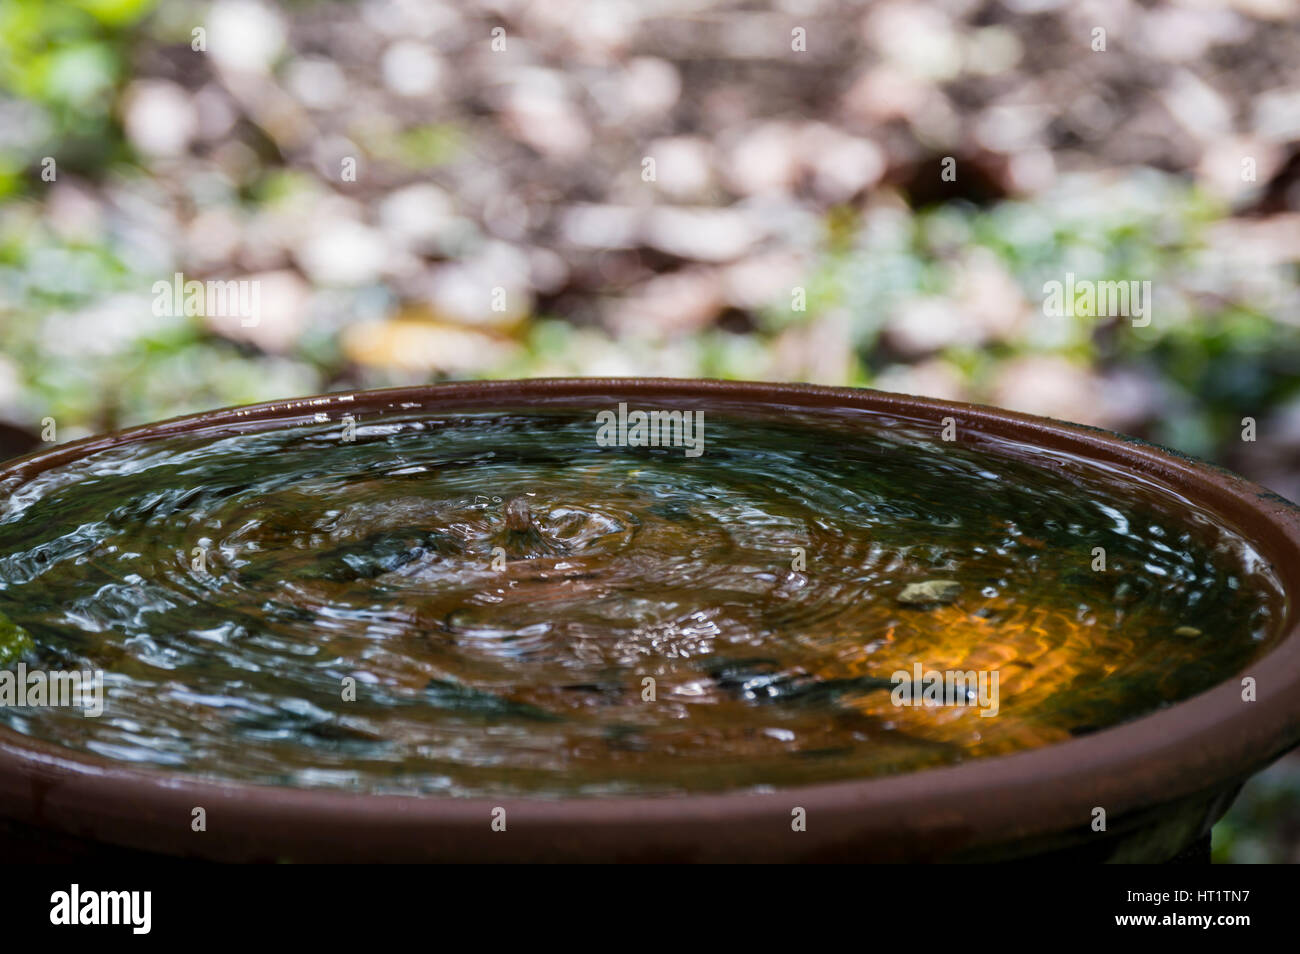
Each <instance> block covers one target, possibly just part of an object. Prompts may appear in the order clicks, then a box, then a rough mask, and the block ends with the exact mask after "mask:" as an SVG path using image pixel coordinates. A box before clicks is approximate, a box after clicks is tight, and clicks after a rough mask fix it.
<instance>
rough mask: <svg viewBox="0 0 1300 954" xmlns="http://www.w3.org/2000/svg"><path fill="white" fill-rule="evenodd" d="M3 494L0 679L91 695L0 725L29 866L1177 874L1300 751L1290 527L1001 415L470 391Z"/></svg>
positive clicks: (259, 419) (822, 393)
mask: <svg viewBox="0 0 1300 954" xmlns="http://www.w3.org/2000/svg"><path fill="white" fill-rule="evenodd" d="M638 412H644V413H645V415H646V417H645V418H638V416H637V413H638ZM654 412H659V414H660V415H661V416H652V414H653V413H654ZM670 415H675V416H670ZM638 427H639V428H640V430H638ZM652 436H656V437H657V436H662V438H663V439H662V440H661V441H653V440H652V439H651V438H652ZM0 488H2V489H3V490H4V498H5V503H4V506H3V508H2V509H0V587H2V588H0V614H3V615H0V623H2V624H3V626H0V630H2V632H0V654H3V655H0V662H3V663H4V667H0V668H5V669H7V671H8V672H10V673H13V672H16V671H17V667H18V666H20V665H21V666H22V667H24V669H23V671H25V672H28V673H31V672H36V673H38V675H37V676H35V677H31V678H35V679H36V681H37V682H39V681H40V679H41V678H46V679H49V680H52V679H53V678H54V677H53V676H44V677H43V676H42V675H40V674H42V673H44V674H48V673H53V672H63V673H67V672H73V671H84V672H86V673H87V676H88V678H87V682H88V684H89V682H90V674H91V673H94V672H102V673H103V676H102V679H103V692H104V695H103V696H102V697H101V698H102V712H99V713H97V714H95V715H90V714H89V711H90V709H89V704H88V703H86V701H85V699H86V698H89V696H86V697H85V698H83V699H82V701H81V705H80V707H78V706H76V705H64V706H55V705H42V704H40V703H41V700H39V698H38V700H37V704H32V699H31V698H24V699H21V700H15V699H12V698H11V699H10V700H9V701H8V704H7V705H4V703H5V697H4V695H3V693H4V688H5V687H4V685H3V684H0V819H2V821H0V837H3V838H4V839H5V842H6V846H7V850H8V851H9V852H10V856H14V855H25V856H31V857H59V856H64V857H67V856H72V857H75V856H78V855H84V854H86V853H88V852H89V853H92V854H102V853H104V852H146V853H154V854H166V855H177V856H184V857H196V858H207V859H214V860H229V861H249V860H260V861H283V860H289V861H311V860H483V861H494V860H539V861H554V860H670V861H717V860H805V861H816V860H987V859H1012V858H1023V857H1047V856H1051V857H1058V858H1077V859H1080V860H1145V861H1165V860H1170V859H1172V858H1175V857H1177V856H1180V855H1182V854H1184V853H1185V852H1186V850H1187V849H1188V848H1189V847H1191V846H1193V845H1196V844H1198V843H1200V842H1202V841H1203V839H1204V836H1205V835H1206V834H1207V832H1208V831H1209V827H1210V826H1211V825H1212V824H1213V823H1214V822H1215V821H1216V820H1217V819H1218V818H1219V817H1220V816H1221V815H1222V814H1223V812H1224V811H1225V810H1226V809H1227V807H1228V805H1229V804H1230V802H1231V799H1232V797H1233V795H1234V794H1235V792H1236V791H1237V790H1238V788H1239V787H1240V785H1241V784H1242V782H1243V781H1244V780H1245V779H1246V778H1247V777H1249V775H1250V774H1251V773H1253V772H1255V771H1257V770H1258V769H1260V768H1261V767H1263V766H1264V765H1266V764H1268V763H1269V762H1270V761H1272V760H1273V759H1275V758H1277V757H1278V756H1279V755H1281V754H1282V753H1283V752H1285V751H1287V750H1288V749H1289V748H1291V747H1293V746H1294V745H1295V744H1296V743H1297V742H1298V741H1300V637H1297V635H1296V631H1295V628H1296V627H1295V619H1294V610H1293V608H1292V607H1293V599H1292V594H1293V593H1294V592H1295V590H1296V587H1297V586H1300V580H1298V578H1297V574H1298V573H1300V571H1298V570H1297V569H1296V568H1297V566H1300V562H1298V561H1297V559H1296V557H1297V548H1298V547H1300V515H1298V513H1297V510H1296V508H1295V507H1294V506H1293V505H1292V504H1290V503H1288V502H1287V501H1285V500H1282V499H1280V498H1278V497H1277V496H1275V495H1273V494H1270V493H1268V492H1267V491H1265V490H1263V489H1262V488H1259V487H1257V486H1254V485H1252V484H1250V483H1248V482H1246V481H1244V480H1242V479H1240V478H1238V477H1236V476H1234V475H1232V474H1229V473H1227V472H1225V471H1222V470H1219V469H1216V468H1214V467H1211V466H1209V465H1207V464H1204V463H1200V462H1197V461H1193V460H1189V459H1186V458H1183V457H1180V456H1177V455H1175V454H1172V453H1170V452H1168V451H1165V450H1162V449H1159V448H1156V447H1152V446H1150V445H1148V444H1144V443H1141V442H1138V441H1135V440H1132V439H1128V438H1124V437H1121V436H1119V435H1115V434H1110V433H1107V432H1103V431H1099V430H1096V429H1092V428H1085V427H1080V426H1077V425H1071V424H1064V423H1059V422H1055V421H1049V420H1045V419H1041V418H1033V417H1028V416H1025V415H1020V414H1014V413H1011V412H1007V411H1001V410H996V409H991V408H982V407H975V406H970V405H961V404H951V403H946V402H940V401H931V400H925V399H920V398H911V397H904V396H899V395H892V394H884V393H879V392H873V391H864V390H843V389H831V388H818V387H810V386H800V385H768V384H740V383H721V382H695V381H670V380H538V381H525V382H484V383H472V384H454V385H444V386H436V387H426V388H405V389H396V390H387V391H377V392H361V393H350V394H349V393H340V394H333V395H325V396H321V397H314V398H305V399H302V400H295V401H285V402H275V403H271V404H265V405H258V406H255V407H247V408H236V409H231V410H223V411H216V412H212V413H208V414H202V415H196V416H193V417H186V418H179V419H175V420H172V421H166V422H162V423H159V424H154V425H149V426H147V427H141V428H135V429H133V430H129V431H124V432H121V433H117V434H111V435H106V436H102V437H95V438H90V439H87V440H84V441H79V442H77V443H74V444H69V445H63V446H59V447H55V448H51V449H49V450H47V451H43V452H40V453H36V454H33V455H31V456H28V457H25V458H21V459H18V460H14V461H10V462H8V463H7V464H5V465H4V466H3V467H0ZM934 672H938V674H939V676H940V681H939V686H938V695H936V696H935V698H934V699H933V702H935V703H936V704H935V705H926V704H925V701H924V699H923V698H922V697H923V694H924V693H923V689H922V685H923V683H924V680H925V679H926V678H928V675H929V674H930V673H934ZM953 672H956V673H958V674H959V675H960V674H965V673H969V674H970V675H971V676H972V677H976V678H977V680H978V679H979V678H983V677H990V676H992V675H994V674H996V675H997V676H998V677H1000V684H999V682H998V681H993V682H992V685H991V687H990V686H989V685H987V684H986V683H983V682H978V681H977V682H976V683H973V684H971V685H970V686H969V687H966V688H962V689H961V692H962V696H961V698H960V699H958V698H956V697H953V696H952V695H951V694H949V695H948V696H947V697H945V696H944V688H943V681H942V677H943V675H944V674H945V673H949V674H950V673H953ZM11 685H12V679H11ZM931 685H933V684H931ZM999 685H1000V689H1001V694H1000V700H999V698H998V690H999ZM949 688H951V685H950V686H949ZM989 688H991V689H992V698H986V697H985V693H984V690H986V689H989ZM15 701H19V702H26V703H27V705H26V706H21V707H20V706H16V705H15V704H14V703H15ZM65 701H66V700H65ZM913 703H915V704H913Z"/></svg>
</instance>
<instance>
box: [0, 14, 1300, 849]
mask: <svg viewBox="0 0 1300 954" xmlns="http://www.w3.org/2000/svg"><path fill="white" fill-rule="evenodd" d="M1298 22H1300V5H1298V4H1297V3H1296V2H1295V0H1222V2H1214V3H1210V2H1191V0H1187V2H1166V0H1154V2H1149V3H1141V4H1139V3H1136V2H1132V0H1081V2H1073V3H1067V2H1064V0H924V2H918V3H901V2H870V3H868V2H860V0H773V2H770V3H764V4H760V3H750V2H730V0H659V2H654V3H649V2H647V3H634V2H627V0H548V2H546V3H530V2H523V0H464V2H457V3H454V4H453V3H450V2H441V0H420V2H417V0H356V2H313V0H299V2H284V3H280V4H278V5H272V4H270V3H261V2H254V0H218V2H213V3H192V2H188V0H164V2H162V3H158V2H155V0H0V441H7V442H8V443H7V444H5V445H4V446H6V447H8V448H9V449H10V451H11V452H12V451H14V450H16V449H18V447H19V446H21V444H22V443H23V441H24V435H26V439H27V440H31V439H33V438H32V437H31V435H32V434H34V433H35V432H37V431H38V430H39V429H40V422H41V421H42V420H43V419H45V418H50V417H52V418H54V420H55V421H56V422H57V425H58V439H59V440H66V439H70V438H75V437H78V436H82V435H84V434H88V433H93V432H96V431H101V430H105V429H111V428H117V427H121V426H126V425H131V424H137V423H142V422H146V421H150V420H155V419H159V418H163V417H169V416H172V415H176V414H182V413H188V412H191V411H198V410H203V409H208V408H212V407H217V406H224V405H229V404H237V403H246V402H252V401H258V400H265V399H272V398H281V397H289V396H294V395H302V394H308V393H313V392H318V391H324V390H337V389H352V388H358V387H378V386H385V385H392V384H403V383H418V382H426V381H435V380H443V379H451V378H486V377H527V376H539V375H633V374H645V375H676V376H692V377H694V376H708V377H724V378H749V379H773V380H800V381H812V382H818V383H826V384H851V385H857V386H868V387H879V388H883V389H887V390H896V391H903V392H909V393H918V394H928V395H934V396H939V397H948V398H955V399H962V400H973V401H979V402H985V403H992V404H997V405H1001V406H1005V407H1011V408H1015V409H1019V410H1025V411H1030V412H1034V413H1040V414H1047V415H1051V416H1055V417H1061V418H1066V419H1070V420H1076V421H1082V422H1085V423H1091V424H1096V425H1100V426H1105V427H1110V428H1114V429H1118V430H1122V431H1125V432H1128V433H1132V434H1136V435H1139V436H1142V437H1145V438H1148V439H1151V440H1155V441H1157V442H1160V443H1164V444H1167V445H1171V446H1174V447H1176V448H1179V449H1181V450H1183V451H1186V452H1190V453H1193V454H1196V455H1200V456H1203V457H1207V458H1210V459H1212V460H1215V461H1217V462H1220V463H1223V464H1225V465H1226V466H1229V467H1231V468H1233V469H1236V470H1238V471H1240V472H1243V473H1245V474H1246V475H1248V476H1250V477H1252V478H1253V479H1255V480H1258V481H1261V482H1262V483H1264V484H1266V485H1268V486H1270V487H1272V488H1273V489H1275V490H1277V491H1278V492H1279V493H1282V494H1283V495H1286V496H1289V497H1291V498H1293V499H1294V498H1300V466H1297V465H1298V464H1300V283H1298V282H1297V272H1298V269H1300V30H1297V23H1298ZM496 28H500V29H501V30H503V31H504V34H503V36H504V38H505V48H504V49H497V50H494V49H493V47H492V35H493V34H492V31H493V30H494V29H496ZM1097 28H1101V29H1104V30H1105V31H1106V48H1105V50H1104V52H1103V51H1099V50H1095V49H1094V46H1095V42H1096V39H1095V38H1096V34H1095V32H1094V31H1095V30H1096V29H1097ZM796 30H802V31H803V33H802V37H803V42H804V45H805V49H803V50H798V49H794V48H793V46H798V43H797V42H795V43H793V44H792V37H793V36H795V34H794V33H793V32H792V31H796ZM647 159H650V160H653V166H654V175H653V177H648V176H646V175H645V172H646V169H647V164H646V160H647ZM946 159H952V160H954V161H955V166H954V168H955V171H956V178H955V181H947V180H946V179H945V178H944V177H943V176H941V174H940V173H941V170H942V169H943V167H944V162H945V160H946ZM349 162H350V163H352V164H353V165H354V166H355V169H356V175H355V177H350V176H348V175H347V174H345V170H346V169H347V167H348V164H349ZM175 273H183V275H184V277H185V278H186V279H199V280H206V279H218V280H225V279H250V280H255V281H257V282H258V284H259V288H260V292H261V309H260V310H261V320H260V322H259V323H258V324H257V325H256V326H255V327H245V326H244V325H243V324H241V322H240V321H239V320H238V318H231V317H226V316H221V315H207V316H205V315H194V316H189V317H178V316H171V315H164V316H160V315H157V314H155V313H154V309H153V308H152V303H153V297H154V296H153V291H152V289H153V286H154V283H155V282H157V281H160V280H162V281H171V280H172V276H173V275H174V274H175ZM1069 274H1073V275H1074V276H1076V277H1077V278H1078V279H1084V280H1091V281H1141V282H1150V283H1151V289H1152V293H1153V302H1152V310H1151V321H1150V323H1149V324H1145V326H1140V323H1135V322H1133V321H1132V320H1130V319H1128V318H1125V317H1115V316H1110V317H1107V316H1097V315H1086V314H1078V315H1075V316H1072V317H1059V316H1058V317H1053V316H1050V315H1048V314H1046V313H1045V309H1044V284H1045V283H1046V282H1050V281H1062V282H1063V281H1065V280H1066V276H1067V275H1069ZM494 289H503V290H504V295H505V297H504V306H503V307H499V308H494V307H493V303H494V299H493V290H494ZM800 298H802V302H800ZM495 303H496V304H498V305H501V301H499V300H498V301H496V302H495ZM801 305H802V307H800V306H801ZM1244 418H1251V419H1253V420H1254V421H1255V422H1256V424H1257V439H1256V440H1254V441H1246V440H1243V439H1242V428H1243V419H1244ZM1296 766H1297V763H1296V762H1295V761H1294V760H1292V761H1289V762H1284V763H1282V764H1281V765H1279V766H1278V767H1277V768H1275V769H1274V770H1272V771H1271V772H1270V773H1268V774H1266V775H1265V776H1263V777H1261V778H1260V779H1259V780H1257V781H1255V782H1252V783H1251V784H1250V785H1249V786H1248V787H1247V789H1246V792H1245V794H1244V795H1243V797H1242V799H1241V801H1239V803H1238V806H1237V807H1236V808H1234V810H1233V813H1232V814H1231V815H1230V816H1229V818H1228V819H1227V820H1225V821H1224V822H1223V823H1222V824H1221V825H1220V826H1219V829H1218V834H1217V843H1216V856H1217V857H1218V859H1219V860H1237V861H1260V860H1288V861H1297V860H1300V847H1298V846H1300V834H1298V833H1297V828H1300V824H1298V822H1297V816H1298V813H1300V809H1298V808H1297V806H1298V805H1300V774H1298V773H1297V769H1296Z"/></svg>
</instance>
